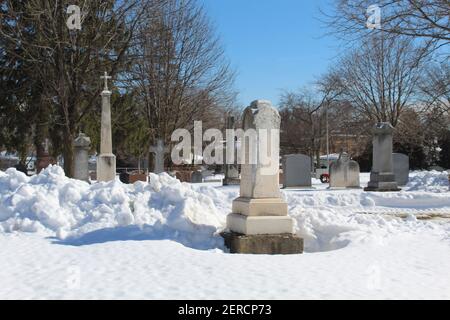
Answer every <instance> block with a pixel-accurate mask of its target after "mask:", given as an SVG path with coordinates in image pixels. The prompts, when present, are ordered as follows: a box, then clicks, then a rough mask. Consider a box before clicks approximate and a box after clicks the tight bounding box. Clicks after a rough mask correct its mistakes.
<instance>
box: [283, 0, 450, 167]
mask: <svg viewBox="0 0 450 320" xmlns="http://www.w3.org/2000/svg"><path fill="white" fill-rule="evenodd" d="M371 4H372V3H371V1H364V0H336V1H334V6H333V8H332V9H331V10H328V12H326V11H323V14H324V15H323V16H324V17H325V19H324V20H325V21H324V22H325V24H326V25H327V28H328V30H330V35H332V36H336V37H338V38H340V39H341V40H342V43H344V44H346V46H345V49H344V52H343V53H341V54H340V55H339V57H338V58H337V59H336V60H335V61H334V63H333V64H332V65H331V67H330V68H329V70H328V72H326V73H325V74H324V75H322V76H321V77H320V78H319V79H318V80H317V81H316V83H314V84H313V85H311V86H309V87H306V88H302V89H300V90H294V91H288V92H284V93H283V94H282V96H281V103H280V108H281V114H282V117H283V121H284V122H285V124H284V126H283V127H284V128H285V129H284V130H283V132H282V145H283V150H282V152H283V153H292V152H303V153H306V154H309V155H310V156H312V157H313V158H315V159H316V163H319V156H320V155H321V154H325V152H326V146H325V142H326V119H327V117H328V119H329V128H328V129H329V132H330V137H331V138H330V139H331V142H332V144H333V141H334V140H338V139H340V140H342V139H344V140H346V141H350V142H351V146H349V144H350V143H349V144H347V145H346V144H345V143H344V145H342V143H341V144H340V145H339V147H340V148H341V147H342V149H343V150H344V151H349V152H350V153H352V155H353V157H354V158H356V159H357V160H358V161H359V162H360V164H361V167H362V169H364V170H370V167H371V152H372V151H371V150H372V146H371V138H372V137H371V129H372V127H373V125H374V123H376V122H390V123H391V124H392V125H393V126H394V127H395V128H396V130H395V136H394V139H395V140H394V149H395V151H397V152H402V153H406V154H408V155H409V156H410V159H411V166H412V168H414V169H423V168H429V167H432V166H438V165H439V166H442V167H444V168H450V149H449V145H450V140H449V137H450V116H449V111H450V61H449V46H450V42H449V39H450V20H449V19H450V18H449V17H450V15H449V12H450V2H448V1H439V0H438V1H421V0H408V1H406V0H405V1H403V0H398V1H378V5H379V6H380V9H381V25H380V28H375V29H368V28H367V26H366V22H367V19H368V18H369V13H370V12H367V9H368V8H369V6H370V5H371ZM299 128H300V129H299ZM331 151H334V152H340V151H341V150H340V149H339V150H336V148H332V150H331Z"/></svg>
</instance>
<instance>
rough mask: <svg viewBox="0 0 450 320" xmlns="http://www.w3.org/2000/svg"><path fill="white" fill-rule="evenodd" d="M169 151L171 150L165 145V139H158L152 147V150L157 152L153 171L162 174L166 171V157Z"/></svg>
mask: <svg viewBox="0 0 450 320" xmlns="http://www.w3.org/2000/svg"><path fill="white" fill-rule="evenodd" d="M168 151H170V150H169V148H166V147H165V146H164V140H162V139H158V140H157V142H156V146H152V147H150V152H151V153H154V154H155V165H154V168H153V173H155V174H160V173H163V172H164V157H165V154H166V152H168Z"/></svg>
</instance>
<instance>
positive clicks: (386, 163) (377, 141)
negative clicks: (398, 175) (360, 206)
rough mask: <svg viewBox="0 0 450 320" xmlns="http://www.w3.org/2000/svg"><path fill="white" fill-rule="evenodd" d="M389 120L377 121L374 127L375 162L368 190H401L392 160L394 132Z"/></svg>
mask: <svg viewBox="0 0 450 320" xmlns="http://www.w3.org/2000/svg"><path fill="white" fill-rule="evenodd" d="M393 132H394V128H393V127H392V125H391V124H390V123H388V122H380V123H377V124H376V125H375V127H374V129H373V164H372V172H371V173H370V181H369V184H368V186H367V188H365V189H364V190H366V191H377V192H384V191H400V189H399V188H398V184H397V181H396V180H395V174H394V164H393V160H392V134H393Z"/></svg>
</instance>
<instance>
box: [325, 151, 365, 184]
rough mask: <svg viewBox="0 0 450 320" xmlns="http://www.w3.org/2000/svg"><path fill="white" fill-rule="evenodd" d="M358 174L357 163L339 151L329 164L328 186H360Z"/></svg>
mask: <svg viewBox="0 0 450 320" xmlns="http://www.w3.org/2000/svg"><path fill="white" fill-rule="evenodd" d="M359 174H360V170H359V164H358V163H357V162H356V161H353V160H350V156H349V155H348V154H347V153H345V152H344V153H341V154H340V156H339V159H338V160H337V161H334V162H332V163H331V165H330V188H360V180H359Z"/></svg>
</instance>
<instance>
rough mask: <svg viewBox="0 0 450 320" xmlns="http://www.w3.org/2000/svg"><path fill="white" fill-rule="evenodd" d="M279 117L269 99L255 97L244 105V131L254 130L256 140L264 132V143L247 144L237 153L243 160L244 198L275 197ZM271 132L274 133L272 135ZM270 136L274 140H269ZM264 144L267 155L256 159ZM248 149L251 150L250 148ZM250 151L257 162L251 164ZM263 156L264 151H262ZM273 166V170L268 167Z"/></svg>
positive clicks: (242, 184) (242, 191)
mask: <svg viewBox="0 0 450 320" xmlns="http://www.w3.org/2000/svg"><path fill="white" fill-rule="evenodd" d="M280 124H281V117H280V115H279V113H278V111H277V110H276V109H275V108H273V107H272V104H271V103H270V102H269V101H265V100H257V101H254V102H252V104H251V105H250V107H248V108H246V109H245V111H244V117H243V129H244V131H249V130H254V132H255V134H256V135H257V139H256V141H257V142H260V141H261V139H262V138H263V136H262V134H263V133H265V134H266V138H267V139H266V140H267V145H264V144H263V143H253V145H250V143H247V144H246V145H245V146H244V147H243V150H241V152H243V159H245V161H243V162H245V163H243V164H242V166H241V197H244V198H260V199H263V198H279V197H280V186H279V176H278V172H279V144H280V141H279V139H280V135H279V130H280ZM271 133H275V137H272V135H271ZM272 139H274V141H272ZM263 147H266V148H267V149H268V150H269V151H271V152H270V157H268V159H265V160H266V161H267V163H263V161H262V160H261V159H260V151H261V150H262V149H261V148H263ZM250 148H252V150H250ZM251 154H253V155H254V156H256V158H257V160H258V161H255V162H256V163H252V162H251V161H250V160H252V159H251V158H252V157H251ZM266 155H267V154H266ZM273 168H275V170H272V169H273Z"/></svg>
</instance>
